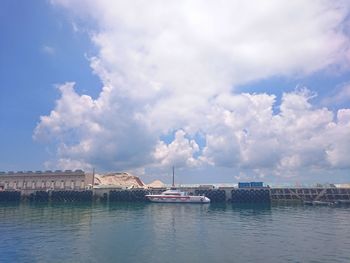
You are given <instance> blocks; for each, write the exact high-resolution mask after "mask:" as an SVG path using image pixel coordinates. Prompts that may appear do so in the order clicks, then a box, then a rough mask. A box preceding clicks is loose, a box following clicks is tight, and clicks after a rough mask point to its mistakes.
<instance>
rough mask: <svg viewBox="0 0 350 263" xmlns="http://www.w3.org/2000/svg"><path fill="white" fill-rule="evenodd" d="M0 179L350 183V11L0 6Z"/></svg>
mask: <svg viewBox="0 0 350 263" xmlns="http://www.w3.org/2000/svg"><path fill="white" fill-rule="evenodd" d="M0 33H1V41H0V58H1V59H0V81H1V86H0V87H1V88H0V120H1V122H0V142H1V152H0V170H5V171H6V170H42V169H79V168H82V169H84V170H86V171H91V169H92V168H93V167H94V168H95V169H96V170H97V171H99V172H105V171H130V172H132V173H134V174H136V175H139V176H141V178H142V179H143V180H144V181H146V182H147V181H151V180H153V179H156V178H158V179H161V180H163V181H165V182H170V178H169V175H170V174H171V167H172V166H173V165H174V166H175V167H176V174H177V181H178V182H179V183H196V182H198V183H206V182H207V183H212V182H218V183H219V182H228V183H231V182H237V181H246V180H259V181H260V180H261V181H265V182H269V183H312V182H349V181H350V4H349V1H345V0H344V1H334V0H331V1H327V0H322V1H321V0H320V1H317V0H315V1H298V0H296V1H281V0H270V1H234V0H230V1H225V0H220V1H209V0H208V1H207V0H201V1H196V0H194V1H191V0H187V1H183V0H178V1H164V0H159V1H158V0H154V1H153V0H147V1H143V0H135V1H107V0H99V1H89V0H76V1H74V0H73V1H68V0H52V1H19V0H14V1H13V0H5V1H1V3H0Z"/></svg>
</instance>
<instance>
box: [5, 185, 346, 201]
mask: <svg viewBox="0 0 350 263" xmlns="http://www.w3.org/2000/svg"><path fill="white" fill-rule="evenodd" d="M180 189H181V190H183V191H186V192H188V193H189V194H190V195H205V196H207V197H208V198H210V200H211V202H212V203H219V202H231V203H269V202H278V201H288V202H305V201H307V202H309V201H320V202H337V201H340V202H344V203H345V202H350V188H269V187H259V188H233V187H222V188H220V187H219V188H218V189H213V188H212V189H202V188H196V187H191V188H189V187H187V188H186V187H182V188H180ZM165 190H166V189H165V188H157V189H138V188H136V189H115V188H94V189H92V190H62V191H57V190H48V191H42V190H38V191H35V190H32V191H28V190H17V191H16V190H10V191H7V190H5V191H0V202H8V201H20V200H29V201H35V202H48V201H53V202H80V201H88V202H91V201H93V200H100V201H103V202H146V201H147V199H146V198H145V195H146V194H159V193H161V192H163V191H165Z"/></svg>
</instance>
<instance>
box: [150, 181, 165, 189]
mask: <svg viewBox="0 0 350 263" xmlns="http://www.w3.org/2000/svg"><path fill="white" fill-rule="evenodd" d="M146 186H147V187H148V188H164V187H165V184H164V183H163V182H162V181H160V180H155V181H153V182H152V183H150V184H147V185H146Z"/></svg>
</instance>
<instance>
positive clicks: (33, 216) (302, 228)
mask: <svg viewBox="0 0 350 263" xmlns="http://www.w3.org/2000/svg"><path fill="white" fill-rule="evenodd" d="M349 216H350V208H349V207H339V208H334V207H305V206H288V205H273V206H270V205H267V206H266V205H264V206H261V205H230V204H210V205H193V204H192V205H190V204H184V205H183V204H148V203H147V204H145V203H140V204H130V203H129V204H128V203H123V204H121V203H119V204H109V205H108V204H107V205H106V204H90V205H87V204H36V205H31V204H15V205H0V233H1V236H2V239H1V242H0V255H1V259H5V262H18V261H25V262H47V261H50V262H63V261H66V262H67V261H68V262H82V261H86V262H116V261H122V262H162V263H164V262H179V261H184V262H350V252H349V247H350V222H349V220H348V218H349Z"/></svg>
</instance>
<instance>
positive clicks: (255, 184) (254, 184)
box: [250, 182, 264, 188]
mask: <svg viewBox="0 0 350 263" xmlns="http://www.w3.org/2000/svg"><path fill="white" fill-rule="evenodd" d="M263 186H264V184H263V182H250V187H253V188H254V187H263Z"/></svg>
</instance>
